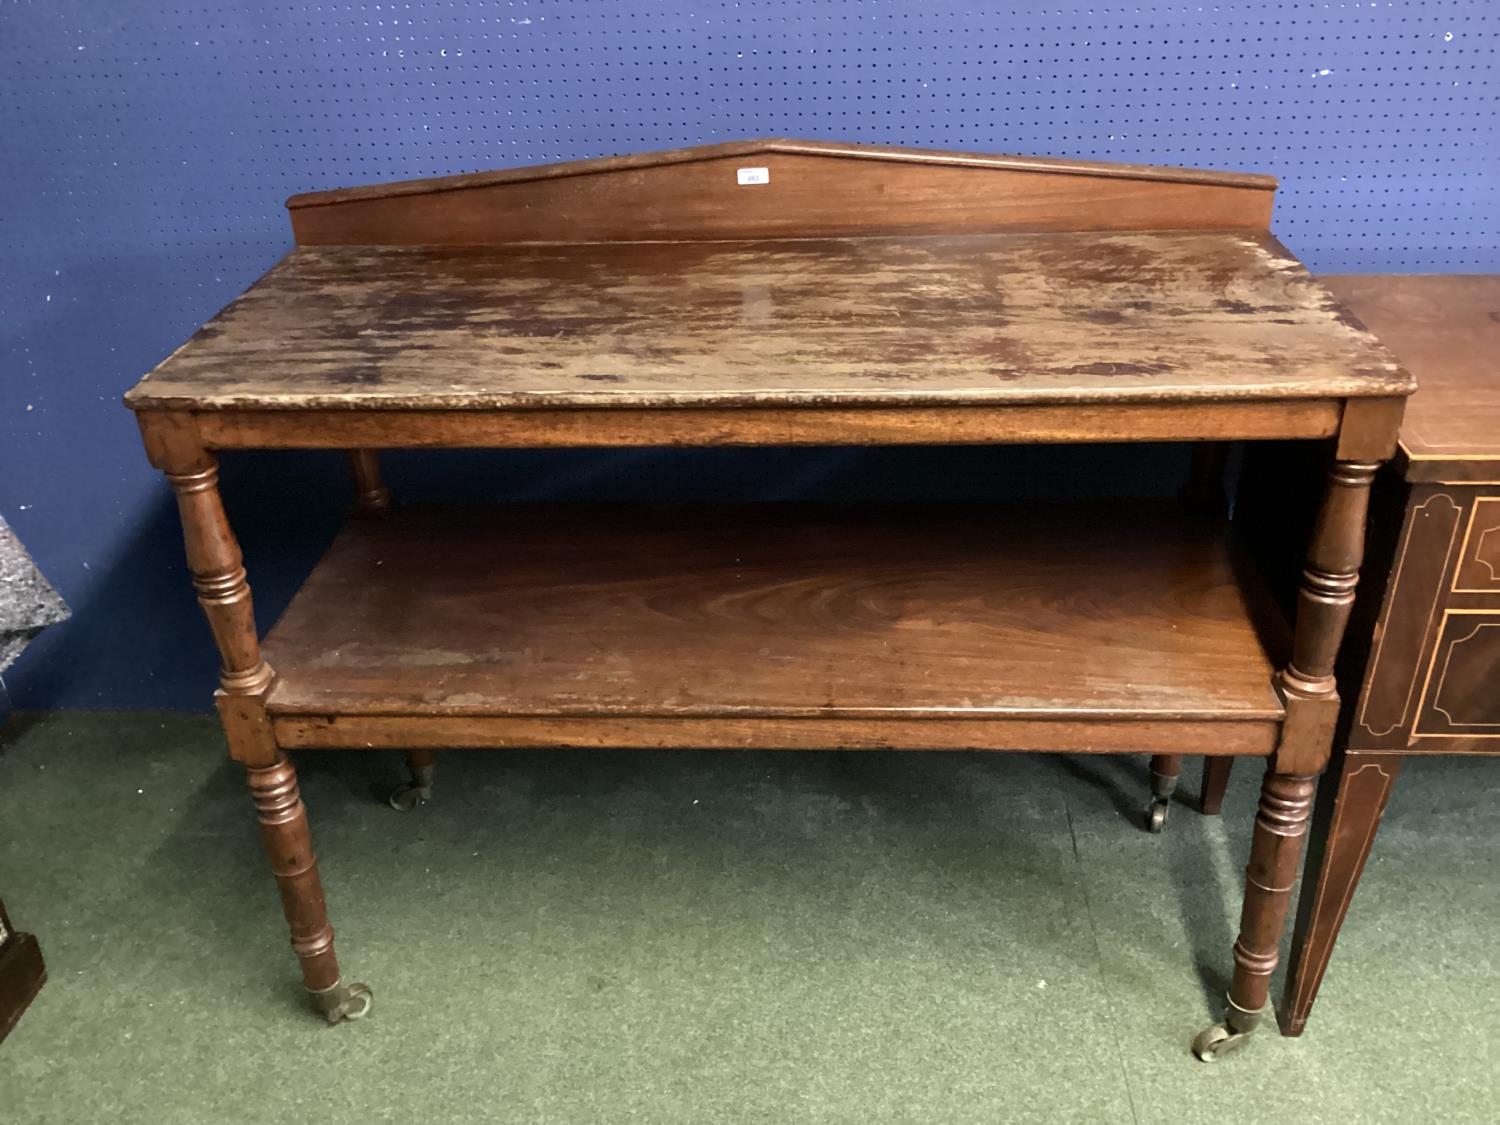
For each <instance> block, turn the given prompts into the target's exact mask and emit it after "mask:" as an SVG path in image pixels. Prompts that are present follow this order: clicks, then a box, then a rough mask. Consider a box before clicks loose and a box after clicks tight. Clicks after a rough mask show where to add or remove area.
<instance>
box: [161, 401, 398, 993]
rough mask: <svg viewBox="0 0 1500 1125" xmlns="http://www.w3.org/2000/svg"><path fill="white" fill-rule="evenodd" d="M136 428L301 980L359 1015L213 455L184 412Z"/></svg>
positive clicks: (358, 988)
mask: <svg viewBox="0 0 1500 1125" xmlns="http://www.w3.org/2000/svg"><path fill="white" fill-rule="evenodd" d="M141 429H142V433H143V434H144V436H145V438H146V448H147V451H148V452H149V453H150V455H151V461H152V464H154V465H156V466H157V467H158V468H160V469H162V470H163V471H164V472H165V473H166V475H167V479H168V480H169V481H170V482H171V484H172V489H173V491H174V492H175V493H176V495H177V506H178V511H179V513H180V514H181V516H182V531H183V541H184V544H185V546H186V549H187V561H188V569H189V570H190V571H191V572H192V575H193V585H194V587H195V588H196V589H197V591H198V602H199V604H200V605H201V606H202V607H203V613H204V615H205V616H206V617H207V618H208V624H209V628H210V629H211V630H212V632H213V636H214V642H215V644H216V645H217V646H218V650H219V657H220V660H221V661H222V669H221V671H220V675H219V690H218V692H217V693H216V695H215V703H216V705H217V707H218V710H219V716H220V718H221V720H222V721H223V724H224V734H225V737H226V739H227V741H228V743H229V753H230V756H231V757H232V758H234V759H235V760H236V761H238V762H240V763H242V764H243V765H244V766H245V767H246V769H247V770H248V771H249V776H250V791H251V794H252V795H253V797H254V799H255V807H256V810H257V812H258V814H259V818H260V826H261V834H262V836H263V837H264V839H265V845H266V851H267V852H268V853H269V855H270V857H271V867H272V870H273V871H274V872H275V875H276V881H277V883H278V884H280V886H281V898H282V905H283V907H284V909H285V912H286V918H287V922H288V923H289V924H290V926H291V931H292V946H293V948H294V949H295V950H296V952H297V956H298V958H299V959H300V960H301V962H302V975H303V979H304V981H305V982H306V984H307V987H308V990H309V991H310V992H311V993H312V995H313V998H314V999H315V1001H316V1002H317V1004H318V1006H319V1008H320V1009H321V1010H322V1011H323V1013H324V1014H325V1015H326V1016H327V1017H328V1019H329V1020H330V1021H332V1022H337V1021H338V1020H341V1019H344V1018H357V1017H358V1016H361V1015H364V1013H365V1012H366V1011H368V1009H369V1004H370V990H369V989H368V988H365V987H364V986H363V985H353V984H351V985H345V984H344V983H342V981H341V979H340V976H339V967H338V961H337V959H336V958H335V956H334V951H333V930H332V928H331V927H330V926H329V925H328V917H327V911H326V909H325V908H324V905H323V888H322V886H321V884H320V883H319V881H318V868H317V863H316V862H315V861H314V859H313V854H312V846H311V843H310V842H309V838H308V830H307V813H306V810H305V809H304V808H303V806H302V799H301V797H300V796H299V794H298V792H297V775H296V774H295V773H294V772H293V770H292V767H291V764H290V763H289V762H288V761H287V760H286V758H285V757H284V756H283V755H282V753H281V751H280V749H279V748H278V747H277V745H276V738H275V734H274V732H273V731H272V729H271V723H270V720H269V718H268V717H267V715H266V708H265V699H266V695H267V693H268V692H269V691H270V689H271V685H272V683H273V682H274V681H275V678H276V676H275V673H274V672H273V671H272V670H271V667H270V665H268V664H267V663H266V662H265V661H264V660H263V659H261V654H260V640H259V637H258V636H257V635H256V631H255V616H254V612H253V609H252V606H251V602H250V584H249V582H248V581H247V580H246V577H245V567H244V563H243V559H242V556H241V554H240V547H239V543H238V542H236V540H235V537H234V532H233V531H232V530H231V529H230V526H229V520H228V518H227V517H226V516H225V514H224V504H223V501H222V500H221V498H220V496H219V469H218V463H217V461H216V460H215V459H214V456H213V454H211V453H209V452H208V451H207V450H205V449H204V448H203V447H202V445H201V444H200V443H199V442H198V440H197V433H196V430H195V428H194V426H193V423H192V420H191V418H190V417H184V416H180V415H174V414H159V415H149V416H143V417H142V420H141Z"/></svg>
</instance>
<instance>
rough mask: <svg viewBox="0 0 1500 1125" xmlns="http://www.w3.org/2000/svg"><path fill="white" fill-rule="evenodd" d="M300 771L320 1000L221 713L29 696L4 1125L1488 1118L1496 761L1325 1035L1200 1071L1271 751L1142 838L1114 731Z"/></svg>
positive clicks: (1367, 923) (1392, 835)
mask: <svg viewBox="0 0 1500 1125" xmlns="http://www.w3.org/2000/svg"><path fill="white" fill-rule="evenodd" d="M299 767H300V769H301V773H302V780H303V790H304V795H305V797H306V799H307V803H308V805H309V807H310V809H311V813H312V824H313V832H314V836H315V838H316V840H317V844H318V850H319V853H320V855H321V859H322V870H323V878H324V885H325V887H326V888H327V891H328V898H329V904H330V908H331V911H332V916H333V921H334V924H335V926H336V927H337V929H338V935H339V939H338V940H339V952H340V954H341V956H342V959H343V962H344V965H345V968H346V971H347V972H348V973H349V974H350V975H351V976H354V977H355V978H357V979H361V980H365V981H368V982H369V983H370V984H371V985H372V986H373V987H374V989H375V994H376V1002H375V1009H374V1012H373V1013H372V1014H371V1016H370V1017H369V1018H368V1019H366V1020H364V1021H362V1022H360V1023H355V1024H346V1025H344V1026H341V1027H338V1028H328V1027H325V1026H324V1025H322V1024H321V1023H320V1022H319V1021H318V1020H317V1019H316V1018H315V1017H314V1016H312V1015H311V1014H309V1013H308V1012H307V1010H306V1009H305V1008H304V1007H303V1002H302V998H301V995H300V985H299V983H298V979H297V974H296V966H295V962H294V960H293V957H292V954H291V951H290V949H289V948H288V946H287V938H286V932H285V930H284V928H283V926H282V921H281V916H280V911H279V910H278V908H277V899H276V893H275V890H274V886H273V883H272V881H271V878H270V875H269V872H268V871H267V869H266V867H265V865H264V862H263V857H262V855H261V853H260V850H259V844H258V842H257V839H256V834H255V830H254V823H253V817H252V814H251V811H250V808H249V799H248V797H247V796H246V793H245V791H244V785H243V779H242V775H241V773H240V771H239V770H238V768H237V767H234V766H233V765H232V764H231V763H229V762H228V761H227V759H226V758H225V755H224V750H223V746H222V741H221V739H220V737H219V734H218V731H217V729H216V726H215V724H214V723H213V721H212V720H211V719H200V718H192V717H175V716H140V715H112V714H73V713H63V714H56V715H49V716H40V717H34V716H33V717H28V716H22V717H16V718H13V720H12V723H11V724H10V726H9V728H8V730H7V732H6V734H5V736H4V749H3V752H0V895H3V896H4V898H5V900H6V902H7V904H8V905H9V907H10V909H11V912H12V914H13V916H14V919H15V921H16V922H17V924H18V925H20V926H21V927H22V928H24V929H29V930H32V931H34V932H36V933H37V934H38V936H39V937H40V939H41V942H42V946H43V951H44V953H45V955H46V957H47V960H48V963H49V966H50V970H51V980H50V982H49V983H48V985H47V986H46V987H45V988H44V989H43V991H42V993H41V995H40V996H39V997H38V999H37V1001H36V1003H35V1004H34V1005H33V1007H32V1009H31V1010H30V1011H29V1012H28V1013H27V1015H26V1016H25V1017H24V1018H23V1019H22V1020H21V1022H20V1024H19V1025H18V1026H17V1028H16V1030H15V1031H14V1032H13V1033H12V1034H11V1036H10V1038H9V1039H8V1040H6V1042H5V1043H4V1044H0V1121H3V1122H5V1123H6V1125H30V1123H33V1122H49V1123H50V1122H59V1123H63V1122H66V1123H72V1122H109V1123H112V1125H124V1123H127V1122H151V1123H153V1125H160V1123H166V1122H193V1123H200V1122H201V1123H210V1122H214V1123H216V1122H241V1121H243V1122H283V1121H286V1122H292V1121H308V1122H317V1123H319V1125H338V1123H342V1122H374V1121H401V1122H417V1123H427V1122H467V1121H474V1122H538V1123H542V1122H565V1123H592V1122H601V1123H612V1122H646V1123H650V1125H670V1123H675V1122H693V1123H695V1125H704V1123H715V1122H762V1121H764V1122H788V1123H790V1122H861V1123H865V1122H887V1121H891V1122H895V1121H902V1122H1018V1121H1049V1122H1056V1121H1079V1122H1117V1121H1118V1122H1207V1121H1216V1120H1217V1121H1228V1122H1235V1123H1236V1125H1239V1123H1249V1122H1258V1121H1266V1122H1272V1121H1274V1122H1278V1123H1284V1122H1323V1121H1327V1122H1367V1121H1372V1122H1373V1121H1391V1122H1413V1121H1437V1120H1441V1121H1494V1120H1497V1119H1500V1056H1497V1052H1496V1047H1495V1044H1496V1040H1497V1038H1500V1002H1497V1001H1500V965H1497V962H1496V949H1497V943H1496V933H1497V931H1500V865H1497V864H1496V862H1495V861H1496V855H1497V850H1500V849H1497V845H1496V841H1497V840H1500V762H1495V761H1487V760H1483V759H1478V760H1452V759H1450V760H1434V761H1427V762H1419V763H1416V764H1414V765H1412V766H1410V767H1408V770H1407V772H1406V773H1405V775H1404V776H1403V777H1402V779H1401V782H1400V784H1399V785H1398V787H1397V792H1396V795H1395V797H1394V798H1393V800H1392V803H1391V809H1390V811H1389V813H1388V815H1387V817H1386V823H1385V827H1384V829H1383V831H1382V834H1381V838H1380V840H1379V841H1378V843H1377V846H1376V852H1375V856H1374V858H1373V860H1372V862H1371V865H1370V869H1369V870H1368V871H1367V873H1366V876H1365V881H1364V884H1363V886H1362V888H1361V892H1360V895H1359V897H1358V898H1357V899H1356V901H1355V904H1354V909H1353V911H1352V914H1351V917H1350V919H1349V922H1348V924H1347V926H1346V927H1345V931H1344V936H1343V940H1342V944H1341V946H1340V949H1339V951H1338V953H1337V955H1336V956H1335V959H1334V963H1333V966H1332V968H1331V970H1330V971H1329V974H1328V978H1327V980H1326V982H1325V985H1324V989H1323V995H1322V997H1321V999H1320V1002H1319V1006H1318V1008H1317V1009H1315V1011H1314V1013H1313V1018H1312V1022H1311V1024H1310V1025H1309V1029H1308V1032H1307V1034H1306V1035H1305V1036H1303V1037H1302V1038H1301V1039H1300V1040H1291V1039H1282V1038H1280V1037H1279V1036H1278V1035H1277V1034H1276V1032H1275V1030H1274V1028H1273V1027H1270V1026H1267V1027H1265V1028H1264V1029H1263V1030H1262V1032H1261V1033H1260V1035H1259V1038H1258V1040H1257V1041H1256V1042H1255V1043H1253V1044H1252V1045H1251V1046H1250V1047H1249V1049H1247V1050H1246V1051H1244V1052H1242V1053H1240V1054H1238V1055H1235V1056H1232V1057H1229V1058H1227V1059H1225V1060H1223V1061H1221V1062H1219V1063H1218V1064H1215V1065H1213V1066H1206V1065H1203V1064H1201V1063H1198V1062H1196V1061H1194V1060H1193V1059H1192V1057H1191V1056H1190V1054H1189V1052H1188V1043H1189V1041H1190V1039H1191V1038H1192V1036H1193V1034H1194V1032H1196V1031H1197V1030H1198V1029H1199V1028H1200V1027H1202V1026H1203V1025H1204V1024H1206V1023H1207V1022H1209V1018H1210V1009H1211V1007H1216V1004H1214V1003H1213V1001H1212V1000H1211V998H1212V997H1217V996H1219V995H1222V993H1223V989H1224V984H1225V973H1226V969H1227V967H1228V964H1229V947H1230V942H1231V940H1232V929H1233V925H1234V921H1235V919H1236V918H1237V916H1238V903H1239V895H1240V871H1241V869H1242V867H1243V863H1244V858H1245V852H1246V848H1247V846H1248V840H1249V825H1250V818H1251V816H1252V814H1253V809H1254V800H1255V788H1256V785H1257V782H1258V777H1257V776H1256V775H1257V774H1258V773H1259V770H1258V768H1257V767H1256V765H1255V764H1253V763H1246V764H1244V765H1242V767H1241V769H1240V770H1238V771H1237V773H1236V778H1235V782H1234V785H1233V787H1232V789H1231V792H1230V797H1229V800H1228V801H1227V802H1226V805H1225V811H1224V816H1223V818H1222V819H1215V818H1206V817H1201V816H1199V815H1198V814H1197V813H1196V812H1194V811H1193V809H1192V808H1191V806H1190V805H1189V804H1186V803H1184V804H1179V805H1178V807H1177V808H1176V810H1175V811H1174V813H1173V815H1172V820H1171V822H1170V824H1169V825H1168V831H1167V834H1166V835H1165V836H1164V837H1160V838H1157V837H1152V836H1149V835H1147V834H1146V833H1144V832H1142V831H1141V830H1140V829H1139V827H1138V826H1137V824H1138V811H1137V810H1138V806H1139V804H1140V803H1141V800H1142V798H1143V795H1144V793H1145V790H1146V782H1145V764H1144V761H1143V760H1141V759H1131V758H1109V759H1086V758H1078V757H1074V758H1060V757H1042V756H1020V755H1003V756H1002V755H991V756H977V755H964V754H904V755H903V754H887V753H840V754H768V753H743V754H726V753H684V752H673V753H632V754H607V753H592V752H590V753H583V752H577V753H557V752H554V753H531V752H525V753H522V752H509V753H503V752H502V753H489V754H483V753H453V754H449V755H447V756H443V757H440V759H439V776H438V792H437V797H436V801H435V803H434V804H432V805H429V806H426V807H425V808H422V809H420V810H418V811H416V812H413V813H408V814H400V813H396V812H392V811H390V810H389V809H387V808H385V807H384V806H383V805H382V804H379V803H377V801H376V798H375V796H374V793H375V792H376V791H377V790H379V789H380V788H382V787H383V786H385V785H388V784H389V783H390V782H392V781H394V780H397V779H399V777H400V776H401V769H400V764H399V757H398V756H397V755H394V754H385V753H379V754H356V753H323V754H317V753H310V754H304V755H303V756H302V757H301V758H300V760H299ZM1185 773H1186V774H1188V776H1186V777H1185V778H1184V781H1185V785H1184V789H1187V790H1191V789H1193V788H1195V786H1196V780H1197V778H1196V771H1195V769H1194V768H1193V767H1191V766H1190V767H1189V768H1188V770H1187V771H1185ZM1278 992H1279V981H1278Z"/></svg>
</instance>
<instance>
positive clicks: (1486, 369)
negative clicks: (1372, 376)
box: [1225, 276, 1500, 1035]
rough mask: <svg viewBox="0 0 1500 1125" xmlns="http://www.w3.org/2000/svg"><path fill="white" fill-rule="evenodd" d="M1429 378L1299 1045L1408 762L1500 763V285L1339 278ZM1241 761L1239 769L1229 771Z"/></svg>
mask: <svg viewBox="0 0 1500 1125" xmlns="http://www.w3.org/2000/svg"><path fill="white" fill-rule="evenodd" d="M1327 281H1328V284H1329V286H1330V287H1331V288H1332V289H1333V291H1334V292H1335V293H1337V294H1338V295H1339V296H1340V297H1342V298H1343V299H1344V300H1345V301H1347V302H1348V304H1349V305H1350V307H1351V308H1353V309H1354V311H1355V312H1356V313H1357V314H1358V315H1359V317H1360V318H1361V319H1362V320H1363V321H1364V322H1365V323H1367V324H1368V325H1369V326H1370V327H1371V328H1372V329H1374V330H1375V331H1376V332H1377V333H1379V334H1380V336H1381V338H1382V339H1384V340H1385V341H1386V342H1387V343H1388V344H1389V345H1390V346H1391V347H1392V349H1393V350H1394V351H1395V352H1396V354H1397V355H1398V356H1399V357H1400V358H1401V360H1402V362H1403V363H1405V364H1406V365H1408V366H1409V367H1410V368H1411V369H1412V370H1413V371H1414V372H1415V373H1416V375H1417V377H1418V379H1419V381H1420V384H1421V390H1420V392H1419V393H1418V394H1417V395H1416V396H1414V397H1413V399H1412V400H1411V406H1410V410H1409V412H1408V414H1407V418H1406V422H1405V423H1404V424H1403V427H1402V432H1401V445H1400V450H1399V452H1398V455H1397V458H1396V463H1395V465H1394V466H1393V469H1392V471H1390V472H1388V473H1386V474H1384V475H1383V476H1382V478H1381V480H1380V482H1379V496H1378V497H1377V500H1378V506H1379V511H1380V513H1381V516H1382V518H1381V519H1380V520H1379V521H1378V522H1377V523H1376V524H1375V526H1374V527H1373V528H1372V535H1371V546H1372V563H1373V572H1372V576H1371V577H1372V579H1373V580H1372V581H1371V583H1370V584H1369V587H1368V589H1369V594H1368V595H1367V596H1365V597H1363V598H1362V605H1361V607H1360V608H1361V610H1362V613H1361V620H1362V627H1361V628H1358V629H1354V630H1351V643H1350V645H1349V646H1348V651H1347V653H1346V659H1345V662H1344V678H1345V682H1346V683H1349V684H1360V685H1361V688H1360V690H1359V692H1358V693H1357V694H1353V693H1351V697H1350V699H1349V700H1348V703H1347V706H1346V707H1345V709H1344V714H1343V716H1342V721H1341V723H1340V734H1339V738H1338V739H1337V740H1336V744H1335V753H1334V758H1333V764H1332V768H1331V769H1330V770H1329V773H1328V776H1327V779H1326V780H1325V781H1324V783H1323V785H1322V788H1321V792H1320V794H1319V802H1318V812H1317V816H1316V818H1315V821H1314V829H1313V832H1312V835H1311V838H1310V844H1309V850H1308V857H1307V868H1306V872H1305V874H1304V876H1303V887H1302V892H1301V895H1300V897H1299V905H1298V916H1297V925H1296V929H1295V931H1294V936H1293V940H1292V950H1291V957H1290V960H1289V965H1288V975H1287V982H1286V994H1285V998H1284V1001H1283V1004H1282V1010H1281V1024H1282V1030H1283V1031H1284V1032H1285V1033H1286V1034H1288V1035H1298V1034H1301V1032H1302V1030H1303V1029H1304V1027H1305V1026H1306V1024H1307V1019H1308V1014H1309V1013H1310V1011H1311V1009H1312V1005H1313V1000H1314V998H1315V997H1316V996H1317V992H1318V986H1319V984H1320V983H1321V982H1322V979H1323V973H1324V970H1325V969H1326V968H1327V966H1328V962H1329V959H1330V957H1331V956H1332V953H1333V947H1334V942H1335V941H1336V940H1337V937H1338V932H1339V927H1340V926H1341V925H1342V923H1343V920H1344V916H1345V913H1346V912H1347V910H1348V909H1349V903H1350V900H1351V899H1352V897H1353V895H1354V891H1355V888H1356V886H1357V885H1358V882H1359V877H1360V873H1361V872H1362V871H1363V869H1364V865H1365V861H1366V859H1367V858H1368V856H1369V854H1370V849H1371V847H1372V845H1373V844H1374V841H1375V834H1376V831H1377V829H1378V828H1379V825H1380V817H1381V814H1382V812H1383V811H1384V810H1385V804H1386V801H1387V799H1388V798H1389V797H1390V793H1391V789H1392V786H1393V785H1394V783H1395V780H1396V776H1397V774H1398V773H1399V771H1400V768H1401V765H1402V763H1403V762H1404V761H1405V760H1406V759H1407V758H1408V757H1412V756H1417V755H1424V754H1495V753H1500V360H1497V359H1496V357H1497V356H1500V276H1425V277H1401V276H1369V277H1334V278H1328V279H1327ZM1225 761H1226V762H1227V761H1228V759H1225Z"/></svg>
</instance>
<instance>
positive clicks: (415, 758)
mask: <svg viewBox="0 0 1500 1125" xmlns="http://www.w3.org/2000/svg"><path fill="white" fill-rule="evenodd" d="M406 764H407V767H408V768H409V769H410V770H411V780H410V781H408V782H407V783H406V784H404V785H398V786H396V788H395V789H394V790H393V791H392V792H391V795H390V797H389V798H387V800H388V801H389V803H390V806H391V808H393V809H395V810H396V811H397V812H410V811H411V810H412V809H414V808H416V807H417V806H418V805H422V804H426V803H427V802H428V801H430V800H432V774H433V753H432V751H431V750H408V751H407V752H406Z"/></svg>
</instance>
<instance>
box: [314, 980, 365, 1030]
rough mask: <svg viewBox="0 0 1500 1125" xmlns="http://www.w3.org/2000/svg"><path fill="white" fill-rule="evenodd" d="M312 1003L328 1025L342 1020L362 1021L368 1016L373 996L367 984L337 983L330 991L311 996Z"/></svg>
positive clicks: (315, 993)
mask: <svg viewBox="0 0 1500 1125" xmlns="http://www.w3.org/2000/svg"><path fill="white" fill-rule="evenodd" d="M312 998H313V1002H314V1003H315V1004H317V1006H318V1010H319V1011H320V1012H322V1013H323V1018H324V1019H326V1020H327V1021H328V1022H329V1024H337V1023H342V1022H343V1021H344V1020H362V1019H364V1018H365V1017H366V1016H367V1015H369V1014H370V1005H371V1004H373V1003H375V994H374V993H373V992H371V991H370V986H369V985H367V984H345V983H344V982H343V981H339V983H338V984H336V985H334V986H333V987H332V988H330V989H326V990H325V991H323V992H314V993H313V994H312Z"/></svg>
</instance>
